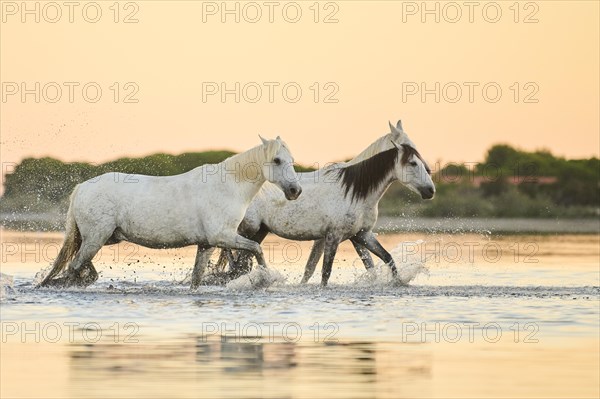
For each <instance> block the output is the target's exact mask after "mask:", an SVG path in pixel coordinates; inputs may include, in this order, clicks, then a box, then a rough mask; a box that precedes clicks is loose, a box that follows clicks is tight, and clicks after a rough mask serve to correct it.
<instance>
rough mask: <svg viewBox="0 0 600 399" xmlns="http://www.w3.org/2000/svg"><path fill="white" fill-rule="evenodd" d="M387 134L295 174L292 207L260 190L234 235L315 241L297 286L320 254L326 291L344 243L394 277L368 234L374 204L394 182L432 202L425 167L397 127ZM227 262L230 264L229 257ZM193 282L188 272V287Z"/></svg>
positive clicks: (242, 261) (243, 263) (241, 263)
mask: <svg viewBox="0 0 600 399" xmlns="http://www.w3.org/2000/svg"><path fill="white" fill-rule="evenodd" d="M390 130H391V132H390V133H389V134H387V135H385V136H383V137H381V138H379V139H378V140H377V141H375V142H374V143H373V144H371V145H370V146H369V147H368V148H367V149H365V150H364V151H363V152H362V153H361V154H359V155H358V156H357V157H356V158H354V159H353V160H352V161H350V162H347V163H340V164H334V165H332V166H330V167H326V168H323V169H319V170H317V171H314V172H310V173H299V174H298V176H299V177H300V183H301V184H302V187H303V189H304V192H305V194H304V195H303V196H302V198H300V199H299V200H298V201H294V202H293V203H286V202H285V201H283V198H282V197H281V195H280V193H278V192H277V190H274V189H273V187H272V186H271V185H269V184H266V185H265V186H263V188H262V189H261V191H260V192H259V193H258V195H257V196H256V197H255V198H254V200H253V201H252V203H251V204H250V207H249V208H248V211H247V212H246V216H245V217H244V220H243V221H242V224H241V225H240V228H239V231H240V233H241V234H242V235H244V236H246V237H249V238H251V239H252V240H254V241H256V242H259V243H260V242H261V241H262V240H263V239H264V238H265V237H266V235H267V233H269V232H272V233H275V234H277V235H278V236H280V237H284V238H287V239H291V240H301V241H306V240H317V241H316V243H315V245H314V247H313V250H312V252H311V256H310V257H309V260H308V263H307V266H306V270H305V274H304V278H303V279H302V281H303V282H306V281H307V280H308V279H309V278H310V277H311V276H312V274H313V272H314V268H315V266H316V264H317V262H318V261H319V258H320V257H321V255H322V254H323V252H325V259H324V261H323V275H322V279H321V284H322V285H327V281H328V280H329V276H330V274H331V267H332V264H333V260H334V257H335V254H336V252H337V247H338V245H339V243H340V242H342V241H344V240H346V239H350V240H351V241H352V243H353V244H354V246H355V248H356V250H357V252H358V253H359V255H360V256H361V258H362V259H363V262H365V265H366V266H367V267H369V266H372V260H371V258H370V255H369V254H368V252H367V250H369V251H371V252H373V253H374V254H375V255H377V256H378V257H379V258H381V259H382V260H383V261H384V262H385V263H386V264H388V265H389V266H390V268H391V270H392V273H393V275H394V276H396V275H397V269H396V265H395V264H394V260H393V258H392V256H391V255H390V253H389V252H387V251H386V250H385V248H383V246H382V245H381V244H380V243H379V241H378V240H377V238H376V237H375V235H374V234H373V232H372V229H373V227H374V226H375V222H376V221H377V214H378V203H379V200H380V199H381V197H382V196H383V194H384V193H385V191H386V190H387V188H388V187H389V186H390V185H391V184H392V183H393V182H394V181H400V182H401V183H402V184H404V185H405V186H407V187H408V188H409V189H411V190H412V191H415V192H416V193H418V194H420V195H421V197H422V198H423V199H431V198H433V196H434V194H435V186H434V184H433V181H432V180H431V176H430V173H431V172H430V170H429V167H428V166H427V164H426V163H425V161H424V160H423V158H422V157H421V155H420V154H419V152H418V151H417V150H416V147H415V145H414V143H413V142H412V141H411V140H410V139H409V137H408V135H407V134H406V133H405V132H404V130H403V128H402V123H401V122H400V121H398V124H397V125H396V126H394V125H392V124H391V123H390ZM365 248H366V249H365ZM206 251H208V249H207V250H206ZM229 257H230V263H232V260H233V257H232V256H229ZM235 263H236V267H238V268H239V270H241V271H242V272H245V271H247V270H248V269H249V266H250V265H249V264H248V259H247V257H246V256H245V255H244V254H241V255H240V256H239V257H238V261H237V262H235ZM199 282H200V280H199V278H198V277H197V276H196V271H194V272H193V274H192V287H195V286H196V285H197V284H199Z"/></svg>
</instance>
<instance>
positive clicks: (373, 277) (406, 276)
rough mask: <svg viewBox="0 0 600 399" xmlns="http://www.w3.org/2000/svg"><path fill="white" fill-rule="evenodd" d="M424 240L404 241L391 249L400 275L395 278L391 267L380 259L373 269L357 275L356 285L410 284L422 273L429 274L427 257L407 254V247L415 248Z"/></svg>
mask: <svg viewBox="0 0 600 399" xmlns="http://www.w3.org/2000/svg"><path fill="white" fill-rule="evenodd" d="M423 243H424V241H423V240H418V241H413V242H402V243H400V244H398V245H397V246H396V247H394V249H392V250H391V251H390V254H391V255H392V258H394V262H395V263H396V267H397V268H398V276H397V277H396V278H394V277H393V276H392V271H391V269H390V267H389V266H388V265H386V264H384V263H383V262H382V261H379V263H377V264H376V265H375V267H374V268H373V269H372V270H367V271H366V272H364V273H363V274H361V275H359V276H357V278H356V282H355V284H356V285H359V286H365V285H368V286H373V285H377V286H385V285H400V286H402V285H408V284H409V283H410V282H411V281H413V280H414V279H415V278H417V276H419V275H420V274H425V275H427V276H429V269H428V268H427V266H425V263H426V262H427V259H423V258H422V257H421V255H419V254H412V253H411V254H405V253H404V250H405V249H406V248H411V247H412V248H414V247H417V246H419V245H421V244H423Z"/></svg>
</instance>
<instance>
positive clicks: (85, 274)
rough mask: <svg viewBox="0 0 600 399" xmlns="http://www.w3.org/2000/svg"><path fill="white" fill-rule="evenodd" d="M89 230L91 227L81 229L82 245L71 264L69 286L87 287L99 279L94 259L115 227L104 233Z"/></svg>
mask: <svg viewBox="0 0 600 399" xmlns="http://www.w3.org/2000/svg"><path fill="white" fill-rule="evenodd" d="M86 230H87V231H86ZM89 231H90V230H89V229H82V230H81V235H82V242H81V247H79V250H78V251H77V253H76V254H75V257H74V258H73V261H72V262H71V263H70V264H69V269H68V271H67V277H66V281H65V285H67V286H70V285H75V286H79V287H87V286H88V285H90V284H92V283H94V282H95V281H96V280H97V279H98V272H96V269H95V268H94V265H93V264H92V259H93V258H94V256H96V254H97V253H98V251H100V249H101V248H102V246H103V245H104V244H105V243H106V242H107V241H108V240H109V238H110V237H111V236H112V234H113V231H114V229H106V231H105V232H104V234H101V233H99V232H98V231H93V233H91V234H90V233H89ZM86 233H87V234H86Z"/></svg>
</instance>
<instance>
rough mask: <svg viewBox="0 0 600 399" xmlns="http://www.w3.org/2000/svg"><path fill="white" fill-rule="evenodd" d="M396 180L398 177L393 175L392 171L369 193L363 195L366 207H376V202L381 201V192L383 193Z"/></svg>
mask: <svg viewBox="0 0 600 399" xmlns="http://www.w3.org/2000/svg"><path fill="white" fill-rule="evenodd" d="M396 180H398V179H397V178H396V177H395V176H394V175H393V173H390V174H389V175H388V176H387V177H386V179H385V180H384V181H383V182H382V183H381V184H380V185H379V187H377V188H376V189H375V190H373V191H372V192H371V193H369V194H368V195H367V196H366V197H365V199H364V203H365V205H366V206H368V207H376V206H377V204H378V203H379V201H381V197H383V194H385V192H386V191H387V189H388V188H389V187H390V186H391V185H392V183H393V182H395V181H396Z"/></svg>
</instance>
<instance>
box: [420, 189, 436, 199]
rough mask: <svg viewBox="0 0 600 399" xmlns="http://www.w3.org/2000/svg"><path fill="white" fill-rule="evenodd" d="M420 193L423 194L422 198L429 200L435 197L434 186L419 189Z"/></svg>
mask: <svg viewBox="0 0 600 399" xmlns="http://www.w3.org/2000/svg"><path fill="white" fill-rule="evenodd" d="M419 193H421V198H423V199H424V200H429V199H432V198H433V196H434V195H435V188H433V186H429V187H423V188H420V189H419Z"/></svg>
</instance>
